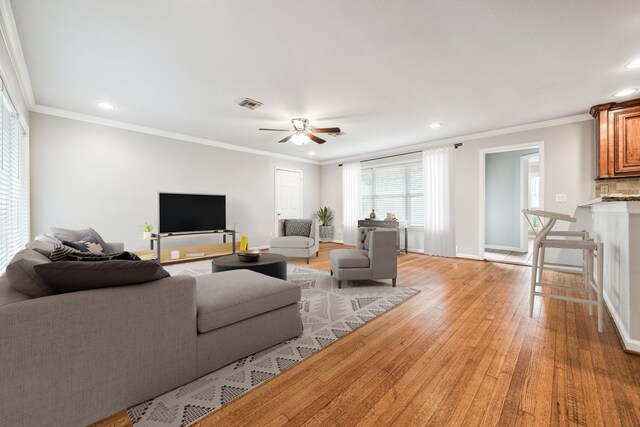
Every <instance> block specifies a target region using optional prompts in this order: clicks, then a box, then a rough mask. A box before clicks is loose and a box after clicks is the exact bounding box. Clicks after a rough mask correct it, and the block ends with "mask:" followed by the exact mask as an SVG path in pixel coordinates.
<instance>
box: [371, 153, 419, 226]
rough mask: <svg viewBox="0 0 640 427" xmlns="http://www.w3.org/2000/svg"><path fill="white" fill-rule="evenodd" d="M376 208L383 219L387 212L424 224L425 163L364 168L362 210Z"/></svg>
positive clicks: (402, 218)
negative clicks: (423, 170) (423, 181)
mask: <svg viewBox="0 0 640 427" xmlns="http://www.w3.org/2000/svg"><path fill="white" fill-rule="evenodd" d="M371 209H375V210H376V214H378V218H381V219H384V218H386V216H387V213H388V212H391V213H394V214H395V215H396V218H398V220H400V221H407V223H408V224H409V225H414V226H422V225H423V224H424V198H423V189H422V163H421V162H417V163H408V164H401V165H393V166H380V167H373V168H369V169H362V212H363V213H364V214H365V215H368V214H369V213H370V212H371Z"/></svg>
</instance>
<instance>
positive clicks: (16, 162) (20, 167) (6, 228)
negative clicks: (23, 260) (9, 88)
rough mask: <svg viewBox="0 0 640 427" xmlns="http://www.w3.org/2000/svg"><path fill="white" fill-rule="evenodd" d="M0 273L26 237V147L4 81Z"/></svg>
mask: <svg viewBox="0 0 640 427" xmlns="http://www.w3.org/2000/svg"><path fill="white" fill-rule="evenodd" d="M0 105H1V107H2V111H1V113H0V273H3V272H4V271H5V269H6V267H7V264H8V263H9V261H10V260H11V258H12V257H13V255H14V254H15V253H16V252H17V251H19V250H20V249H22V248H24V245H25V244H26V243H27V242H28V240H29V148H28V142H27V138H26V134H25V131H24V129H23V128H22V126H21V124H20V121H19V119H18V113H17V112H16V110H15V108H14V107H13V104H12V103H11V99H10V98H9V96H8V95H7V92H6V89H5V87H4V85H3V86H2V89H1V90H0Z"/></svg>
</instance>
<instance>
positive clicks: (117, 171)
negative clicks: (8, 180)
mask: <svg viewBox="0 0 640 427" xmlns="http://www.w3.org/2000/svg"><path fill="white" fill-rule="evenodd" d="M276 166H282V167H287V168H292V169H299V170H302V171H303V181H304V189H303V191H304V195H303V203H304V205H303V214H304V216H306V217H311V215H312V214H313V213H314V212H315V211H316V210H317V209H318V207H319V206H320V194H321V168H320V166H318V165H313V164H308V163H302V162H294V161H287V160H281V159H277V158H272V157H266V156H259V155H254V154H248V153H243V152H238V151H231V150H225V149H221V148H216V147H210V146H206V145H201V144H194V143H190V142H184V141H178V140H174V139H169V138H162V137H158V136H154V135H147V134H143V133H137V132H133V131H128V130H123V129H116V128H112V127H106V126H102V125H96V124H91V123H85V122H81V121H76V120H70V119H65V118H60V117H55V116H49V115H43V114H38V113H32V114H31V209H32V211H31V220H32V234H33V235H36V234H40V233H45V232H48V230H49V227H51V226H60V227H68V228H82V227H87V226H91V227H93V228H95V229H96V230H97V231H98V232H99V233H100V234H101V235H103V237H104V238H105V239H106V240H107V241H123V242H125V246H126V248H127V249H132V250H134V249H146V248H147V246H146V243H145V242H144V241H142V240H141V239H140V237H141V235H142V224H143V223H144V222H145V221H148V222H151V223H153V224H154V225H155V226H156V228H157V224H158V192H183V193H202V194H225V195H226V196H227V226H228V227H233V225H234V223H238V229H239V230H240V231H241V232H242V233H243V234H246V235H248V236H249V244H250V246H262V245H267V244H268V240H269V234H270V233H272V232H273V231H274V230H275V213H274V206H275V200H274V199H275V193H274V177H275V174H274V171H275V167H276ZM178 240H180V241H179V242H178ZM175 241H176V244H177V245H184V244H187V242H185V241H183V239H175ZM172 243H173V242H172ZM189 244H191V242H189Z"/></svg>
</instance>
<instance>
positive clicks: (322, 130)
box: [311, 128, 340, 133]
mask: <svg viewBox="0 0 640 427" xmlns="http://www.w3.org/2000/svg"><path fill="white" fill-rule="evenodd" d="M311 132H315V133H340V128H316V129H311Z"/></svg>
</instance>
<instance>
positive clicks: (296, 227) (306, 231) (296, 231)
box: [284, 219, 313, 237]
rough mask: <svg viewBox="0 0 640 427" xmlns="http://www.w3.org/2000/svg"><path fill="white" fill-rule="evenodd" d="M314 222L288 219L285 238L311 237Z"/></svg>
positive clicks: (285, 225)
mask: <svg viewBox="0 0 640 427" xmlns="http://www.w3.org/2000/svg"><path fill="white" fill-rule="evenodd" d="M312 224H313V221H311V220H310V219H286V220H285V221H284V235H285V236H303V237H309V236H311V225H312Z"/></svg>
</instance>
